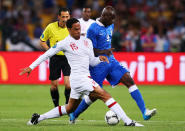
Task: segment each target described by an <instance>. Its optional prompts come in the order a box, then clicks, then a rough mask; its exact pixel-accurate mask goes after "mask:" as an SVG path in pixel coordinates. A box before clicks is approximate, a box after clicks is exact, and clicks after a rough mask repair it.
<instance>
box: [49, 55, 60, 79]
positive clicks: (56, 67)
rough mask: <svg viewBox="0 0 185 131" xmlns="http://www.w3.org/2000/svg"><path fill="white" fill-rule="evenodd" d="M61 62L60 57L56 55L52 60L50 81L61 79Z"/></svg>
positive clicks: (50, 62) (50, 63)
mask: <svg viewBox="0 0 185 131" xmlns="http://www.w3.org/2000/svg"><path fill="white" fill-rule="evenodd" d="M61 64H62V63H61V60H60V56H58V55H54V56H52V57H51V58H50V61H49V71H50V75H49V80H57V79H59V78H60V77H61V69H62V66H61Z"/></svg>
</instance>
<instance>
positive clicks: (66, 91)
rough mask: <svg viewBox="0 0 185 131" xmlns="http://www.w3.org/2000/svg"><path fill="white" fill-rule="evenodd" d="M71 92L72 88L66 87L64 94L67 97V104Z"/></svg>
mask: <svg viewBox="0 0 185 131" xmlns="http://www.w3.org/2000/svg"><path fill="white" fill-rule="evenodd" d="M70 92H71V89H66V88H65V91H64V94H65V98H66V104H67V103H68V101H69V97H70Z"/></svg>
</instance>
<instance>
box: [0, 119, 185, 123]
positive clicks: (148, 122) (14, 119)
mask: <svg viewBox="0 0 185 131" xmlns="http://www.w3.org/2000/svg"><path fill="white" fill-rule="evenodd" d="M28 120H29V119H0V121H28ZM49 121H63V122H68V121H69V120H61V119H60V120H59V119H58V120H57V119H56V120H51V119H49ZM80 121H87V122H105V121H104V120H77V122H80ZM138 122H143V123H161V122H165V123H185V121H138Z"/></svg>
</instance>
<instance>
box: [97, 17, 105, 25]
mask: <svg viewBox="0 0 185 131" xmlns="http://www.w3.org/2000/svg"><path fill="white" fill-rule="evenodd" d="M96 23H97V24H98V25H99V26H104V25H103V23H101V22H100V18H97V19H96Z"/></svg>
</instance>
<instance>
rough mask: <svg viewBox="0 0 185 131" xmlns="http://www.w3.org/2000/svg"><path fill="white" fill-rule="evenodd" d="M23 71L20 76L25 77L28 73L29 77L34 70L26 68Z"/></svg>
mask: <svg viewBox="0 0 185 131" xmlns="http://www.w3.org/2000/svg"><path fill="white" fill-rule="evenodd" d="M21 70H22V71H21V72H20V73H19V75H24V74H25V73H28V74H27V77H28V76H29V75H30V73H31V71H32V69H31V68H30V67H26V68H24V69H21Z"/></svg>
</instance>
